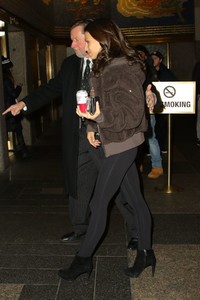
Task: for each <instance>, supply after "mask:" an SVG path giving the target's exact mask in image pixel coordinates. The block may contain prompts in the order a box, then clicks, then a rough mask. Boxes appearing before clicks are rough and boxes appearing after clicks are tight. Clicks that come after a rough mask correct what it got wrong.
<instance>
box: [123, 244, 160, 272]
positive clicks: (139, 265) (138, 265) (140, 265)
mask: <svg viewBox="0 0 200 300" xmlns="http://www.w3.org/2000/svg"><path fill="white" fill-rule="evenodd" d="M150 266H151V267H152V277H153V276H154V273H155V268H156V257H155V254H154V252H153V250H152V249H151V250H145V249H144V250H138V252H137V256H136V259H135V262H134V265H133V267H131V268H127V269H126V270H125V274H126V275H128V276H130V277H139V276H140V274H141V273H142V272H143V271H144V269H146V268H147V267H150Z"/></svg>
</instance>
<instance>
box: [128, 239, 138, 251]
mask: <svg viewBox="0 0 200 300" xmlns="http://www.w3.org/2000/svg"><path fill="white" fill-rule="evenodd" d="M137 248H138V238H137V237H133V238H131V239H130V241H129V243H128V246H127V249H131V250H137Z"/></svg>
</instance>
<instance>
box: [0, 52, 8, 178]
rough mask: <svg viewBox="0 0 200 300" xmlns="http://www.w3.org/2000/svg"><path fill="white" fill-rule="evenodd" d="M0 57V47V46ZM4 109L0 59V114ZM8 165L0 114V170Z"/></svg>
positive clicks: (5, 139)
mask: <svg viewBox="0 0 200 300" xmlns="http://www.w3.org/2000/svg"><path fill="white" fill-rule="evenodd" d="M0 57H1V47H0ZM3 111H4V95H3V78H2V66H1V59H0V114H1V113H2V112H3ZM8 165H9V159H8V145H7V134H6V124H5V117H3V116H2V115H0V172H2V171H4V170H5V169H6V168H7V167H8Z"/></svg>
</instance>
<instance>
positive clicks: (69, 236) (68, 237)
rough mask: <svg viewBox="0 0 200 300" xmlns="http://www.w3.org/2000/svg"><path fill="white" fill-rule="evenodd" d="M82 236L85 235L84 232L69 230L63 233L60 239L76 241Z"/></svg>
mask: <svg viewBox="0 0 200 300" xmlns="http://www.w3.org/2000/svg"><path fill="white" fill-rule="evenodd" d="M83 236H85V233H80V234H78V233H75V232H70V233H66V234H65V235H63V236H62V237H61V241H63V242H73V241H77V240H80V239H81V238H82V237H83Z"/></svg>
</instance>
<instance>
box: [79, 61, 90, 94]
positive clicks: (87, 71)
mask: <svg viewBox="0 0 200 300" xmlns="http://www.w3.org/2000/svg"><path fill="white" fill-rule="evenodd" d="M89 76H90V60H89V59H87V60H86V66H85V71H84V75H83V78H82V81H81V89H82V90H86V91H87V92H88V94H89V92H90V86H89Z"/></svg>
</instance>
